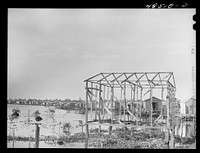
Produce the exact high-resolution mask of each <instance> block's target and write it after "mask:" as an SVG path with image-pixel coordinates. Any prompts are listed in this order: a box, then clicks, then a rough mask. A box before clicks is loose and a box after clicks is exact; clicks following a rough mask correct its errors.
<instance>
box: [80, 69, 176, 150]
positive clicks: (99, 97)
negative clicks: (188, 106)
mask: <svg viewBox="0 0 200 153" xmlns="http://www.w3.org/2000/svg"><path fill="white" fill-rule="evenodd" d="M84 82H85V83H86V87H85V89H86V145H87V140H88V139H89V137H90V133H89V131H90V130H89V129H90V125H98V126H99V132H100V131H101V126H102V125H103V126H108V129H109V133H110V132H111V131H112V128H113V127H122V128H124V136H125V128H130V129H133V128H134V129H161V130H164V131H165V133H166V135H165V139H166V143H168V144H169V148H174V134H175V125H176V123H177V118H178V117H177V115H176V102H175V93H176V83H175V77H174V74H173V72H133V73H99V74H97V75H94V76H92V77H90V78H88V79H86V80H84ZM159 99H160V100H159ZM158 100H159V101H160V102H156V101H158ZM89 108H90V110H91V111H90V113H88V109H89Z"/></svg>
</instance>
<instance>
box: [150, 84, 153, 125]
mask: <svg viewBox="0 0 200 153" xmlns="http://www.w3.org/2000/svg"><path fill="white" fill-rule="evenodd" d="M150 90H151V91H150V100H151V116H150V119H151V127H152V111H153V109H152V88H151V87H150Z"/></svg>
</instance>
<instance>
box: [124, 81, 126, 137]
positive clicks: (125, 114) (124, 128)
mask: <svg viewBox="0 0 200 153" xmlns="http://www.w3.org/2000/svg"><path fill="white" fill-rule="evenodd" d="M125 108H126V82H124V140H125V138H126V123H125V117H126V111H125V110H126V109H125Z"/></svg>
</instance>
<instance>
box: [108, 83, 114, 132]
mask: <svg viewBox="0 0 200 153" xmlns="http://www.w3.org/2000/svg"><path fill="white" fill-rule="evenodd" d="M113 101H114V82H113V86H112V88H111V113H112V116H111V122H110V123H111V124H113ZM111 132H112V125H111V126H109V135H111Z"/></svg>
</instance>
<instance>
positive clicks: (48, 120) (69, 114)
mask: <svg viewBox="0 0 200 153" xmlns="http://www.w3.org/2000/svg"><path fill="white" fill-rule="evenodd" d="M7 106H8V107H7V135H11V136H12V135H13V131H12V130H11V127H12V124H11V122H10V119H9V116H10V115H11V114H12V109H14V108H18V109H19V110H20V116H19V117H18V118H17V119H15V120H14V122H15V123H14V124H15V125H16V126H15V127H16V129H15V133H14V134H15V136H21V137H29V136H31V137H35V125H34V124H26V122H27V121H28V118H30V120H32V121H31V122H32V123H34V122H35V117H34V112H35V111H37V110H38V111H39V112H40V116H41V117H42V118H43V120H42V121H41V125H40V138H42V137H44V136H57V137H58V136H62V135H64V134H63V132H62V125H63V124H64V123H66V122H70V124H71V129H70V132H71V134H74V133H77V132H81V127H76V125H78V121H77V120H82V121H83V123H85V115H84V114H78V113H76V111H66V110H59V109H55V108H54V107H45V106H31V105H13V104H8V105H7ZM50 109H53V110H55V113H51V112H50V111H49V110H50ZM28 114H29V115H28ZM59 123H61V124H59ZM84 130H85V129H84ZM28 143H29V142H18V141H16V142H15V146H14V147H23V148H28V147H29V144H28ZM33 144H34V143H33ZM7 145H8V147H12V141H10V142H9V141H8V143H7ZM68 145H69V144H68ZM74 145H75V146H77V147H80V144H71V146H72V147H74ZM81 146H82V145H81ZM32 147H33V146H32ZM45 147H49V148H52V146H50V145H47V144H46V143H44V142H42V141H41V142H40V148H45ZM54 147H62V146H54ZM65 147H67V146H65Z"/></svg>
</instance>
